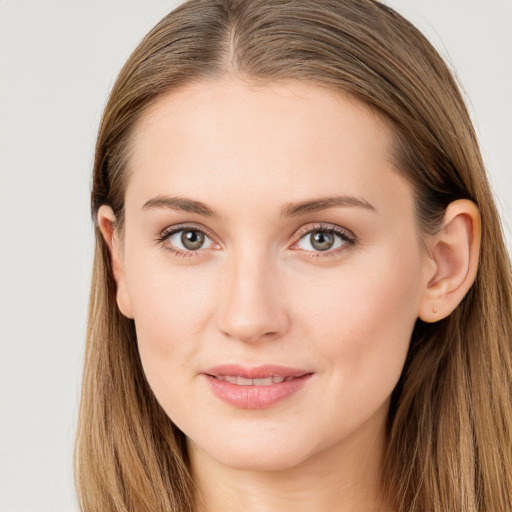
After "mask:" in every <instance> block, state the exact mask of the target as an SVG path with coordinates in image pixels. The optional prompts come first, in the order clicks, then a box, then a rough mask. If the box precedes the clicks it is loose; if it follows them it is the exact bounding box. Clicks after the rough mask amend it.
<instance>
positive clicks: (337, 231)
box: [157, 224, 357, 258]
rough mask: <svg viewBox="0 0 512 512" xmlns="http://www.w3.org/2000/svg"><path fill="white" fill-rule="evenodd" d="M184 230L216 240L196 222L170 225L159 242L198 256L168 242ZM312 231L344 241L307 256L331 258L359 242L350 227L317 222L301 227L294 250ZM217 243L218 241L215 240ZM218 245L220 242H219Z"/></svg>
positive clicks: (187, 255) (174, 250) (180, 253)
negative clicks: (332, 247) (337, 245)
mask: <svg viewBox="0 0 512 512" xmlns="http://www.w3.org/2000/svg"><path fill="white" fill-rule="evenodd" d="M182 231H198V232H200V233H202V234H203V235H205V236H207V237H208V238H209V239H210V240H212V241H213V240H214V237H213V235H212V234H210V232H209V231H208V230H206V229H205V228H204V227H202V226H198V225H194V224H179V225H175V226H171V227H168V228H166V229H164V230H163V231H162V232H161V233H160V234H159V235H158V237H157V242H158V243H160V244H161V245H163V247H164V248H165V249H166V250H168V251H170V252H171V253H173V254H174V255H175V256H179V257H183V258H190V257H194V256H197V255H198V253H199V252H200V249H198V250H196V251H194V250H186V251H185V250H183V249H179V248H177V247H175V246H172V245H170V244H169V243H166V241H167V240H168V239H169V238H170V237H171V236H172V235H175V234H177V233H180V232H182ZM311 233H326V234H331V235H335V236H337V237H339V238H340V239H341V241H342V246H341V247H338V248H336V249H334V250H330V249H328V250H326V251H308V250H305V249H302V252H304V253H306V254H305V256H306V257H309V258H329V257H336V256H339V254H340V253H341V252H344V251H345V250H347V249H349V248H350V247H352V246H353V245H355V243H356V242H357V238H356V236H355V235H354V233H352V232H351V231H349V230H348V229H345V228H341V227H339V226H335V225H332V224H315V225H313V226H311V225H309V226H305V227H304V228H301V229H300V230H299V231H297V233H296V234H295V235H294V241H293V243H292V245H291V246H290V247H291V248H292V250H301V249H293V246H295V245H297V244H298V243H299V242H300V241H301V240H302V239H303V238H304V237H305V236H306V235H308V234H311ZM213 243H216V242H213ZM217 245H218V244H217Z"/></svg>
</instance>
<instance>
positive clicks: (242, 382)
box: [217, 375, 293, 386]
mask: <svg viewBox="0 0 512 512" xmlns="http://www.w3.org/2000/svg"><path fill="white" fill-rule="evenodd" d="M217 379H219V380H225V381H226V382H230V383H231V384H237V385H239V386H271V385H272V384H280V383H281V382H288V381H290V380H292V379H293V377H281V376H275V377H265V378H264V379H246V378H245V377H239V376H235V375H217Z"/></svg>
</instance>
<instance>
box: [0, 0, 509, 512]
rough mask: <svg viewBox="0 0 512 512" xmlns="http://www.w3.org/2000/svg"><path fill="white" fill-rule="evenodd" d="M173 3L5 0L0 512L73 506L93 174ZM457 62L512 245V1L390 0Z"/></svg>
mask: <svg viewBox="0 0 512 512" xmlns="http://www.w3.org/2000/svg"><path fill="white" fill-rule="evenodd" d="M177 3H178V2H176V1H171V0H166V1H164V0H107V1H105V0H103V1H101V0H93V1H86V0H60V1H59V0H33V1H30V0H0V173H1V174H0V244H1V245H0V343H1V345H0V512H36V511H37V512H64V511H65V512H68V511H69V512H73V511H76V510H77V505H76V502H75V498H74V494H73V492H74V491H73V483H72V443H73V436H74V429H75V424H76V418H77V408H78V396H79V383H80V374H81V362H82V352H83V348H84V338H85V318H86V309H87V295H88V287H89V277H90V269H91V261H92V245H93V243H92V242H93V240H92V229H91V222H90V218H89V204H88V201H89V176H90V171H91V165H92V157H93V147H94V139H95V132H96V129H97V126H98V123H99V119H100V115H101V111H102V108H103V106H104V105H105V101H106V98H107V94H108V92H109V90H110V88H111V86H112V84H113V81H114V79H115V76H116V74H117V72H118V70H119V69H120V67H121V65H122V64H123V62H124V60H125V59H126V58H127V57H128V55H129V53H130V52H131V50H132V49H133V48H134V47H135V45H136V44H137V42H138V41H139V40H140V39H141V38H142V36H143V35H144V34H145V33H146V32H147V31H148V30H149V29H150V28H151V27H152V26H153V25H154V24H155V23H156V22H157V21H158V20H159V19H160V18H161V17H162V16H163V15H164V14H166V13H167V12H168V11H169V10H171V8H172V7H174V6H175V5H176V4H177ZM388 3H389V4H390V5H391V6H393V7H396V8H397V9H398V10H399V11H400V12H402V13H403V14H405V16H406V17H408V18H409V19H410V20H411V21H413V23H415V24H416V25H417V26H418V27H419V28H421V29H422V30H423V31H424V32H425V33H426V34H427V35H428V36H429V38H430V39H431V41H432V42H433V43H434V44H435V45H436V47H437V48H438V49H439V50H440V51H441V53H442V54H443V55H445V56H446V57H447V58H448V60H449V62H450V63H451V64H452V66H453V67H454V68H455V69H456V71H457V73H458V75H459V77H460V80H461V82H462V83H463V84H464V87H465V90H466V92H467V96H468V97H469V98H470V100H471V105H470V108H471V110H472V112H473V116H474V120H475V123H476V125H477V131H478V133H479V136H480V140H481V143H482V148H483V153H484V158H485V160H486V163H487V165H488V169H489V173H490V177H491V181H492V184H493V186H494V189H495V192H496V195H497V197H498V202H499V205H500V208H501V211H502V213H503V218H504V221H505V224H506V227H505V230H506V235H507V239H508V245H509V248H510V247H512V235H511V230H510V225H511V224H512V201H510V199H509V198H511V197H512V149H511V146H512V0H449V1H447V0H391V1H389V2H388Z"/></svg>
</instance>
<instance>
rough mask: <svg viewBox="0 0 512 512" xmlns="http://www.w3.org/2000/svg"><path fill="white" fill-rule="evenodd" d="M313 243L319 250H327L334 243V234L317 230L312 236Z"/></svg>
mask: <svg viewBox="0 0 512 512" xmlns="http://www.w3.org/2000/svg"><path fill="white" fill-rule="evenodd" d="M310 241H311V245H312V246H313V247H314V248H315V249H316V250H317V251H327V250H328V249H330V248H331V247H332V246H333V245H334V236H333V235H332V233H322V232H321V231H317V232H316V233H312V234H311V236H310Z"/></svg>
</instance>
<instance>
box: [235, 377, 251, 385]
mask: <svg viewBox="0 0 512 512" xmlns="http://www.w3.org/2000/svg"><path fill="white" fill-rule="evenodd" d="M236 383H237V384H238V385H239V386H252V385H253V382H252V379H246V378H245V377H237V378H236Z"/></svg>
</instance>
